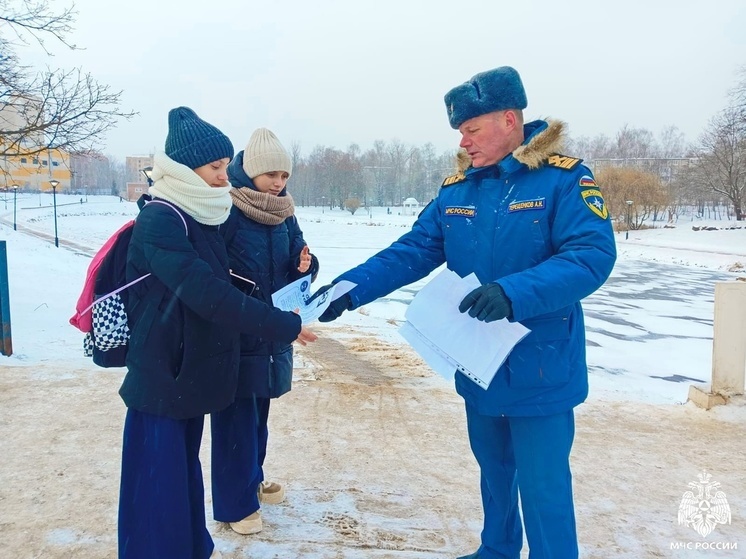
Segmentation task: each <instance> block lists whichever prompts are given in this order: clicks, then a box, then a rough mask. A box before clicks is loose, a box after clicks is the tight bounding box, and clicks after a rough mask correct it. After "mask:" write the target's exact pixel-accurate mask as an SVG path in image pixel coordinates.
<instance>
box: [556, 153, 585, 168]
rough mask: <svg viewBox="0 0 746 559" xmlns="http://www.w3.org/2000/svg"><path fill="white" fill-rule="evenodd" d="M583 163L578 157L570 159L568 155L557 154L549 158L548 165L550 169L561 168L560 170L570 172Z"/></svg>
mask: <svg viewBox="0 0 746 559" xmlns="http://www.w3.org/2000/svg"><path fill="white" fill-rule="evenodd" d="M581 161H583V160H582V159H578V158H577V157H569V156H567V155H560V154H559V153H555V154H553V155H550V156H549V157H548V158H547V165H549V166H550V167H559V168H560V169H564V170H565V171H570V170H572V169H574V168H575V167H577V166H578V165H580V162H581Z"/></svg>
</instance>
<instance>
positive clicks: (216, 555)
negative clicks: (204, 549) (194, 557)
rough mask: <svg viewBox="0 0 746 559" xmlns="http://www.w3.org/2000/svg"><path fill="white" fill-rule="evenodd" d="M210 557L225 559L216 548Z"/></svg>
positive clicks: (212, 558)
mask: <svg viewBox="0 0 746 559" xmlns="http://www.w3.org/2000/svg"><path fill="white" fill-rule="evenodd" d="M210 559H223V554H222V553H220V552H219V551H218V550H217V549H216V548H213V549H212V553H211V554H210Z"/></svg>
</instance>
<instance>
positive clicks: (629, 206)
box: [624, 200, 634, 241]
mask: <svg viewBox="0 0 746 559" xmlns="http://www.w3.org/2000/svg"><path fill="white" fill-rule="evenodd" d="M626 203H627V233H626V234H625V236H624V240H625V241H626V240H628V239H629V228H630V227H631V226H632V223H631V221H630V220H631V218H630V210H631V209H632V204H633V203H634V202H633V201H632V200H627V202H626Z"/></svg>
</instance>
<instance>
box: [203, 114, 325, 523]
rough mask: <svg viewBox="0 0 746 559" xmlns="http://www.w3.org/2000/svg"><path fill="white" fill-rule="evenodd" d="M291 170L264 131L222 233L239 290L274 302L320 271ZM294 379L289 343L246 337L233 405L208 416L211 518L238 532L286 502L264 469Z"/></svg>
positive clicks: (244, 166) (240, 167)
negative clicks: (273, 403) (277, 407)
mask: <svg viewBox="0 0 746 559" xmlns="http://www.w3.org/2000/svg"><path fill="white" fill-rule="evenodd" d="M291 172H292V161H291V159H290V156H289V155H288V153H287V151H286V150H285V148H284V147H283V146H282V144H281V143H280V141H279V140H278V139H277V137H276V136H275V135H274V134H273V133H272V132H271V131H270V130H267V129H266V128H260V129H258V130H256V131H255V132H254V133H253V134H252V136H251V138H250V139H249V143H248V145H247V146H246V149H245V150H244V151H242V152H240V153H239V154H238V155H236V157H235V158H234V159H233V161H232V162H231V163H230V165H229V166H228V178H229V180H230V182H231V184H232V185H233V186H234V188H233V190H231V197H232V198H233V208H232V210H231V215H230V217H229V218H228V221H227V222H226V223H225V225H223V226H221V228H220V229H221V232H222V233H223V236H224V238H225V244H226V248H227V249H228V259H229V262H230V266H231V269H232V270H233V272H234V273H235V274H236V275H238V276H241V277H242V278H244V279H234V285H236V286H237V287H239V288H240V289H242V290H244V292H245V293H247V294H250V295H251V296H252V297H253V298H257V299H259V300H261V301H263V302H265V303H267V304H269V305H271V304H272V299H271V297H272V293H274V292H275V291H277V290H278V289H281V288H283V287H285V286H286V285H288V284H289V283H291V282H293V281H295V280H296V279H299V278H300V277H302V276H305V275H311V278H312V281H313V279H315V278H316V274H317V273H318V269H319V263H318V260H317V259H316V257H315V256H313V255H312V254H310V252H309V250H308V246H307V245H306V242H305V241H304V240H303V233H302V231H301V229H300V227H299V226H298V221H297V220H296V218H295V215H294V211H295V208H294V205H293V198H292V197H291V196H290V194H288V192H287V189H286V188H285V185H286V184H287V181H288V179H289V178H290V174H291ZM245 280H250V282H251V283H250V282H248V281H245ZM302 340H303V334H302V335H301V342H302ZM292 376H293V348H292V346H291V344H290V343H287V342H285V343H282V342H277V341H275V340H272V339H271V338H270V337H268V336H265V335H264V333H263V332H262V333H259V334H242V335H241V360H240V370H239V382H238V392H237V395H236V401H235V402H234V403H233V404H231V405H230V406H228V408H226V409H225V410H222V411H220V412H217V413H213V414H212V416H211V428H212V503H213V514H214V516H215V520H219V521H222V522H228V523H229V524H230V526H231V528H233V530H235V531H236V532H238V533H239V534H255V533H257V532H259V531H261V529H262V517H261V514H260V513H259V506H260V505H259V503H260V501H261V502H264V503H269V504H275V503H280V502H282V501H283V499H284V496H285V490H284V488H283V487H282V485H280V484H279V483H276V482H268V481H265V480H264V471H263V464H264V458H265V456H266V452H267V437H268V434H269V433H268V429H267V419H268V416H269V405H270V399H271V398H277V397H279V396H281V395H283V394H285V393H286V392H287V391H289V390H290V384H291V380H292Z"/></svg>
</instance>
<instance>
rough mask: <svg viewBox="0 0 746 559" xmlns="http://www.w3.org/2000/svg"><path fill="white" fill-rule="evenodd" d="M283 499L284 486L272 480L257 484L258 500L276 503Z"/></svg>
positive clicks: (270, 503)
mask: <svg viewBox="0 0 746 559" xmlns="http://www.w3.org/2000/svg"><path fill="white" fill-rule="evenodd" d="M284 500H285V488H284V487H283V486H282V485H280V484H279V483H275V482H273V481H263V482H261V483H260V484H259V501H261V502H262V503H267V504H268V505H277V504H279V503H282V502H283V501H284Z"/></svg>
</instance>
